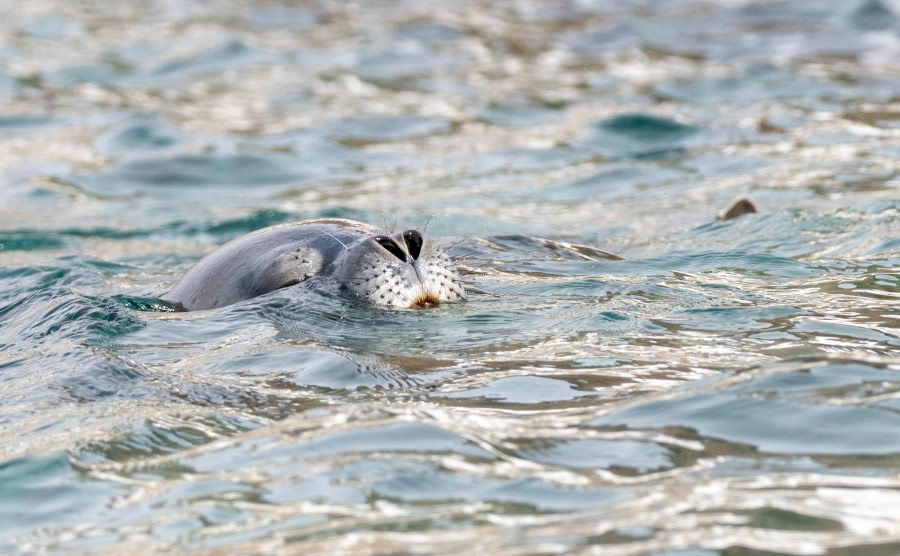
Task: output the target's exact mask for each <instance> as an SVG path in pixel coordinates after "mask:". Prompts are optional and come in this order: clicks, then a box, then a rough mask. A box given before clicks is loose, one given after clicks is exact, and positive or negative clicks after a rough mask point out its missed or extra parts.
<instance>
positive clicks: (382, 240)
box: [372, 236, 406, 262]
mask: <svg viewBox="0 0 900 556" xmlns="http://www.w3.org/2000/svg"><path fill="white" fill-rule="evenodd" d="M372 239H374V240H375V241H377V242H378V245H380V246H382V247H384V248H385V249H387V250H388V252H390V254H391V255H393V256H395V257H397V258H398V259H400V260H401V261H403V262H406V253H404V252H403V249H400V246H399V245H397V244H396V243H395V242H394V240H393V239H391V238H389V237H387V236H375V237H374V238H372Z"/></svg>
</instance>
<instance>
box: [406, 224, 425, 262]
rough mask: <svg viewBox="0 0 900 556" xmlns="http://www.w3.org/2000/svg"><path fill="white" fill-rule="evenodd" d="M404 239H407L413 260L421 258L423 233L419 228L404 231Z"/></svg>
mask: <svg viewBox="0 0 900 556" xmlns="http://www.w3.org/2000/svg"><path fill="white" fill-rule="evenodd" d="M403 240H404V241H406V248H407V249H409V254H410V255H412V258H413V260H416V259H418V258H419V253H420V252H421V251H422V242H423V241H424V240H423V239H422V234H420V233H419V232H418V230H406V231H405V232H403Z"/></svg>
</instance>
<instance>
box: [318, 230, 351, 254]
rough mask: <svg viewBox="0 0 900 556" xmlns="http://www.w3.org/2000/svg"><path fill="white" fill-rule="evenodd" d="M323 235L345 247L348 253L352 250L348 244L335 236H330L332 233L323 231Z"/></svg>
mask: <svg viewBox="0 0 900 556" xmlns="http://www.w3.org/2000/svg"><path fill="white" fill-rule="evenodd" d="M322 233H323V234H325V235H326V236H328V237H330V238H331V239H333V240H335V241H336V242H338V243H340V244H341V245H343V246H344V249H346V250H347V251H349V250H350V248H349V247H347V244H346V243H344V242H343V241H341V240H339V239H338V238H337V237H336V236H335V235H334V234H330V233H328V232H326V231H325V230H322Z"/></svg>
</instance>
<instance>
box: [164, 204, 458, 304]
mask: <svg viewBox="0 0 900 556" xmlns="http://www.w3.org/2000/svg"><path fill="white" fill-rule="evenodd" d="M312 277H321V278H324V279H326V280H332V281H334V282H335V283H336V284H337V285H338V286H340V288H341V289H342V290H344V291H346V292H348V293H350V295H352V296H354V297H356V298H359V299H362V300H365V301H368V302H371V303H374V304H376V305H381V306H385V307H394V308H402V309H409V308H423V307H430V306H433V305H437V304H438V303H442V302H445V301H456V300H459V299H465V288H464V286H463V284H462V279H461V278H460V276H459V273H458V272H457V270H456V267H455V266H454V264H453V261H451V260H450V258H449V256H448V255H447V253H446V250H445V249H442V248H441V246H440V245H439V244H438V243H437V242H436V241H435V240H433V239H432V238H430V237H427V236H424V235H423V234H421V233H420V232H419V231H418V230H406V231H404V232H400V233H398V234H393V235H391V234H388V233H385V232H383V231H381V230H379V229H377V228H375V227H373V226H369V225H367V224H362V223H360V222H354V221H352V220H343V219H318V220H305V221H302V222H293V223H290V224H282V225H278V226H271V227H269V228H264V229H262V230H258V231H256V232H252V233H250V234H247V235H245V236H241V237H239V238H237V239H235V240H233V241H231V242H229V243H227V244H225V245H223V246H222V247H220V248H218V249H216V250H215V251H213V252H212V253H210V254H209V255H207V256H206V257H204V258H203V259H202V260H200V262H198V263H197V264H196V265H194V267H193V268H191V269H190V270H189V271H188V272H187V273H186V274H185V275H184V277H183V278H182V279H181V280H180V281H179V282H178V284H176V286H175V287H174V288H172V290H171V291H170V292H169V293H168V294H166V295H165V296H163V297H164V298H165V299H168V300H170V301H174V302H177V303H180V304H181V305H182V306H183V307H184V308H185V309H187V310H189V311H197V310H203V309H213V308H216V307H223V306H225V305H230V304H232V303H237V302H238V301H243V300H245V299H250V298H253V297H257V296H259V295H263V294H266V293H269V292H271V291H275V290H278V289H281V288H285V287H289V286H293V285H296V284H299V283H302V282H305V281H306V280H308V279H310V278H312Z"/></svg>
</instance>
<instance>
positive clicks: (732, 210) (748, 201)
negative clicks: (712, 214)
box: [716, 197, 759, 220]
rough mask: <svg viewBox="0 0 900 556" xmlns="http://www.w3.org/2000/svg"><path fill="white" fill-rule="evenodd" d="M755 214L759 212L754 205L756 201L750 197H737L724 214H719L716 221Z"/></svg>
mask: <svg viewBox="0 0 900 556" xmlns="http://www.w3.org/2000/svg"><path fill="white" fill-rule="evenodd" d="M757 212H759V207H758V206H757V205H756V201H754V200H753V199H752V198H750V197H739V198H738V199H737V200H735V201H734V202H733V203H731V204H730V205H729V206H728V208H727V209H725V211H724V212H722V213H721V214H719V216H717V217H716V220H731V219H732V218H737V217H738V216H743V215H745V214H750V213H757Z"/></svg>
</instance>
